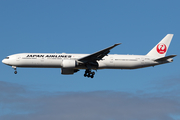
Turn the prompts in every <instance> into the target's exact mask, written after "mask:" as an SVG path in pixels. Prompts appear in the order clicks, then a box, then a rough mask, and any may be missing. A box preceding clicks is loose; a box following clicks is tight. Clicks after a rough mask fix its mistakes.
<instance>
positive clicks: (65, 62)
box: [2, 34, 176, 78]
mask: <svg viewBox="0 0 180 120" xmlns="http://www.w3.org/2000/svg"><path fill="white" fill-rule="evenodd" d="M172 37H173V34H167V35H166V36H165V37H164V38H163V39H162V40H161V41H160V42H159V43H158V44H157V45H156V46H155V47H154V48H153V49H152V50H151V51H150V52H148V53H147V54H146V55H118V54H108V53H109V52H110V50H111V49H113V48H114V47H116V46H118V45H120V44H121V43H117V44H114V45H112V46H110V47H108V48H105V49H103V50H100V51H98V52H95V53H92V54H67V53H61V54H59V53H54V54H52V53H20V54H13V55H10V56H7V57H6V58H5V59H3V60H2V63H4V64H6V65H9V66H12V68H13V69H14V70H15V71H14V73H15V74H17V67H29V68H61V74H63V75H72V74H74V73H76V72H78V71H79V70H80V69H84V70H85V73H84V77H88V78H89V77H90V78H93V77H94V75H95V72H94V70H99V69H138V68H144V67H150V66H153V67H154V66H156V65H160V64H165V63H171V62H173V59H172V58H173V57H175V56H176V55H169V56H165V55H166V53H167V50H168V47H169V45H170V42H171V40H172Z"/></svg>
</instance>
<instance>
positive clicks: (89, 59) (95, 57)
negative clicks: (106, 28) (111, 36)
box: [78, 43, 121, 62]
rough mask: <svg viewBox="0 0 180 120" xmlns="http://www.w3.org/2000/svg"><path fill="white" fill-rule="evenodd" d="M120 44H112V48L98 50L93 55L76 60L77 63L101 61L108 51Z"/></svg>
mask: <svg viewBox="0 0 180 120" xmlns="http://www.w3.org/2000/svg"><path fill="white" fill-rule="evenodd" d="M120 44H121V43H118V44H114V45H113V46H110V47H108V48H105V49H103V50H100V51H98V52H95V53H93V54H90V55H87V56H85V57H83V58H80V59H78V61H82V62H95V61H97V60H101V59H102V58H103V57H104V56H107V54H108V53H109V52H110V50H111V49H112V48H114V47H116V46H117V45H120Z"/></svg>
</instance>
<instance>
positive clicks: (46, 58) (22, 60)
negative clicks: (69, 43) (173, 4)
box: [2, 53, 172, 69]
mask: <svg viewBox="0 0 180 120" xmlns="http://www.w3.org/2000/svg"><path fill="white" fill-rule="evenodd" d="M87 55H88V54H66V53H62V54H58V53H55V54H52V53H20V54H14V55H10V56H8V57H7V58H5V59H4V60H3V61H2V62H3V63H5V64H7V65H10V66H16V67H37V68H39V67H42V68H63V65H62V62H63V60H77V59H79V58H82V57H84V56H87ZM154 60H155V58H153V57H151V56H146V55H116V54H115V55H112V54H109V55H108V56H105V57H103V59H102V60H99V61H97V63H98V67H97V68H92V69H136V68H143V67H149V66H155V65H159V64H164V63H168V62H172V59H169V60H167V61H162V62H157V61H154ZM73 69H87V68H86V67H85V66H81V65H77V66H76V67H74V68H73Z"/></svg>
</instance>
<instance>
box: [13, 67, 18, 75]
mask: <svg viewBox="0 0 180 120" xmlns="http://www.w3.org/2000/svg"><path fill="white" fill-rule="evenodd" d="M12 68H14V70H15V71H14V74H17V69H16V66H12Z"/></svg>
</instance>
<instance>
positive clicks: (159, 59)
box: [155, 55, 177, 61]
mask: <svg viewBox="0 0 180 120" xmlns="http://www.w3.org/2000/svg"><path fill="white" fill-rule="evenodd" d="M176 56H177V55H169V56H166V57H162V58H158V59H156V60H155V61H165V60H167V59H169V58H173V57H176Z"/></svg>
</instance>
